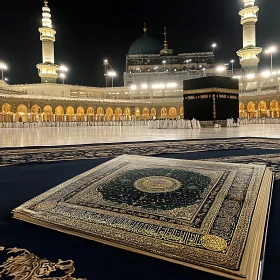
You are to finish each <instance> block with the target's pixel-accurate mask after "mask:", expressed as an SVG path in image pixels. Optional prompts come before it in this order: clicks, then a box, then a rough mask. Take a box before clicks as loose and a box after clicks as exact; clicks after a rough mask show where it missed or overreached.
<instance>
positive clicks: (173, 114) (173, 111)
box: [168, 107, 177, 119]
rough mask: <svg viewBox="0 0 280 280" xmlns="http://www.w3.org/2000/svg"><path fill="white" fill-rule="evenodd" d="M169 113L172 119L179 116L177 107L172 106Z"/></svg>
mask: <svg viewBox="0 0 280 280" xmlns="http://www.w3.org/2000/svg"><path fill="white" fill-rule="evenodd" d="M168 115H169V118H170V119H176V118H177V109H176V108H175V107H171V108H170V109H169V112H168Z"/></svg>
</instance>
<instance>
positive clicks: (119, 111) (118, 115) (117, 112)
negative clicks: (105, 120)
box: [115, 107, 122, 121]
mask: <svg viewBox="0 0 280 280" xmlns="http://www.w3.org/2000/svg"><path fill="white" fill-rule="evenodd" d="M115 116H116V121H120V120H122V109H121V108H119V107H118V108H116V110H115Z"/></svg>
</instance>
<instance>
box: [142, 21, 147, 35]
mask: <svg viewBox="0 0 280 280" xmlns="http://www.w3.org/2000/svg"><path fill="white" fill-rule="evenodd" d="M147 30H148V28H147V24H146V22H144V28H143V31H144V33H145V35H146V34H147Z"/></svg>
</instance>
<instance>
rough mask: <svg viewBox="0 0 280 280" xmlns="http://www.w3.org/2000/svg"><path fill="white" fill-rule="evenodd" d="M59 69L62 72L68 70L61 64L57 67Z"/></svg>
mask: <svg viewBox="0 0 280 280" xmlns="http://www.w3.org/2000/svg"><path fill="white" fill-rule="evenodd" d="M59 70H60V71H62V72H67V71H68V68H67V67H65V66H63V65H61V66H60V67H59Z"/></svg>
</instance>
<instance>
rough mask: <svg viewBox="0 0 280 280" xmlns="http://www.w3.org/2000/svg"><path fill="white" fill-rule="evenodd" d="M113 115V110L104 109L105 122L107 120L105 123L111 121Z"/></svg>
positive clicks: (109, 108)
mask: <svg viewBox="0 0 280 280" xmlns="http://www.w3.org/2000/svg"><path fill="white" fill-rule="evenodd" d="M113 115H114V111H113V109H112V108H111V107H108V108H107V109H106V120H107V121H111V120H112V118H113Z"/></svg>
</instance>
